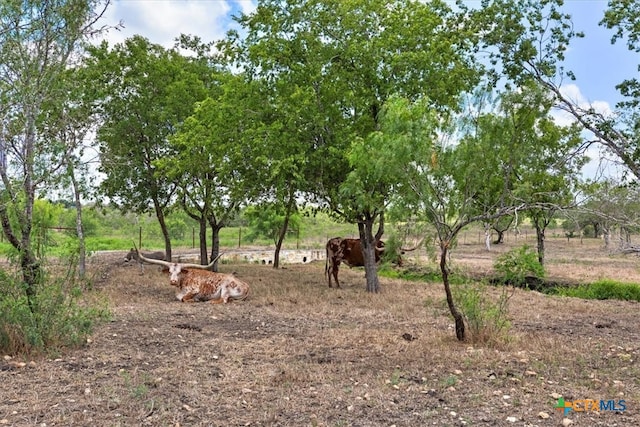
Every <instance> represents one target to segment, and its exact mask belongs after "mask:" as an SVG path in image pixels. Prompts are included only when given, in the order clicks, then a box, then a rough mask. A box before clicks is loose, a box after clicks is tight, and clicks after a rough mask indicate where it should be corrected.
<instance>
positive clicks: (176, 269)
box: [136, 251, 222, 287]
mask: <svg viewBox="0 0 640 427" xmlns="http://www.w3.org/2000/svg"><path fill="white" fill-rule="evenodd" d="M136 254H137V255H138V257H140V259H141V260H142V261H145V262H148V263H149V264H157V265H161V266H162V267H163V269H162V272H163V273H166V274H168V275H169V283H170V284H171V285H172V286H178V287H179V286H180V276H181V275H184V274H185V273H187V272H188V271H189V269H190V268H195V269H198V270H209V269H211V268H212V267H213V265H214V264H215V263H216V261H218V259H219V258H220V257H221V256H222V253H220V254H219V255H218V256H217V257H216V258H215V259H214V260H213V261H211V263H209V265H200V264H182V263H177V262H168V261H164V260H161V259H152V258H146V257H145V256H144V255H142V254H141V253H140V252H138V251H136Z"/></svg>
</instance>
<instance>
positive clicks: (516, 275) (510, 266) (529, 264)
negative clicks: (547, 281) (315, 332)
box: [494, 245, 544, 287]
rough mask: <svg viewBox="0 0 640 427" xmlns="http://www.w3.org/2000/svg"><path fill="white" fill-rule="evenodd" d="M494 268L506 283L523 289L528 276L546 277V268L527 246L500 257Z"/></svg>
mask: <svg viewBox="0 0 640 427" xmlns="http://www.w3.org/2000/svg"><path fill="white" fill-rule="evenodd" d="M494 268H495V270H496V271H497V272H498V273H499V274H500V275H501V277H500V278H501V279H502V280H503V281H504V282H505V283H509V284H511V285H513V286H520V287H523V286H524V285H525V284H526V283H527V276H534V277H536V278H543V277H544V267H542V265H540V263H539V262H538V254H537V253H536V252H535V251H534V250H533V249H532V248H531V247H529V246H527V245H524V246H521V247H519V248H516V249H513V250H510V251H509V252H506V253H504V254H502V255H500V256H499V257H498V259H497V260H496V262H495V263H494Z"/></svg>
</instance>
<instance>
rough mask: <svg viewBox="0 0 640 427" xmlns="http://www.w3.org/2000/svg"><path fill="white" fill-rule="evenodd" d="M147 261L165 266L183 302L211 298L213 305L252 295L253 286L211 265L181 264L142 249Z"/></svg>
mask: <svg viewBox="0 0 640 427" xmlns="http://www.w3.org/2000/svg"><path fill="white" fill-rule="evenodd" d="M138 256H139V257H140V259H142V260H143V261H144V262H148V263H150V264H157V265H161V266H163V267H164V268H163V269H162V272H163V273H166V274H168V275H169V282H170V284H171V285H172V286H175V287H177V288H178V291H177V292H176V298H177V299H178V301H182V302H194V301H210V302H211V303H212V304H220V303H227V302H229V301H232V300H244V299H245V298H247V295H248V294H249V285H248V284H247V283H245V282H243V281H242V280H240V279H238V278H237V277H235V276H234V275H232V274H224V273H216V272H213V271H209V270H208V269H209V268H211V267H213V264H215V262H216V261H217V260H218V259H217V258H216V259H214V260H213V261H212V262H211V264H209V265H200V264H181V263H177V262H168V261H163V260H159V259H150V258H146V257H144V256H143V255H141V254H140V253H139V252H138Z"/></svg>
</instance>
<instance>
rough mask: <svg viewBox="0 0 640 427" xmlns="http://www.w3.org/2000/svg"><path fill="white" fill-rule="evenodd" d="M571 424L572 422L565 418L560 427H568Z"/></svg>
mask: <svg viewBox="0 0 640 427" xmlns="http://www.w3.org/2000/svg"><path fill="white" fill-rule="evenodd" d="M571 424H573V421H571V420H570V419H569V418H565V419H563V420H562V427H569V426H570V425H571Z"/></svg>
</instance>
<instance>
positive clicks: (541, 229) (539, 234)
mask: <svg viewBox="0 0 640 427" xmlns="http://www.w3.org/2000/svg"><path fill="white" fill-rule="evenodd" d="M535 223H536V238H537V241H538V262H539V263H540V265H541V266H543V267H544V232H545V227H543V226H540V225H539V224H538V222H537V221H535Z"/></svg>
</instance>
